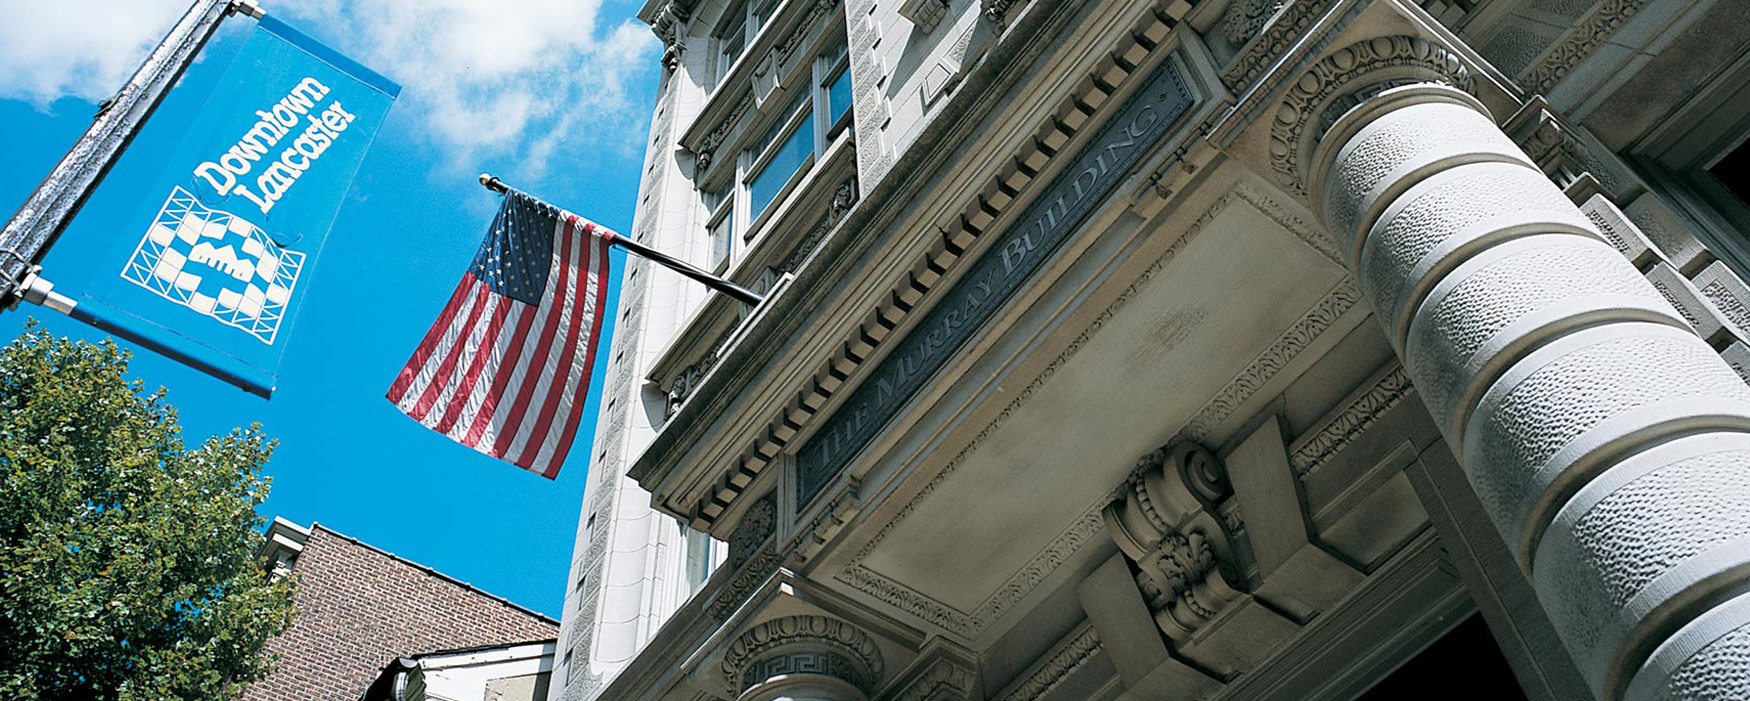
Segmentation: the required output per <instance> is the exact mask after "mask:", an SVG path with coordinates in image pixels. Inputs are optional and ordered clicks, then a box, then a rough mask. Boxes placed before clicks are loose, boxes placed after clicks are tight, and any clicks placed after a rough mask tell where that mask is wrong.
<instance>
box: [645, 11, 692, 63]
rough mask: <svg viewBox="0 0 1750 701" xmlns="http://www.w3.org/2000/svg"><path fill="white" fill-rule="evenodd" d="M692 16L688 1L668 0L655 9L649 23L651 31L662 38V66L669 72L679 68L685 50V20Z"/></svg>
mask: <svg viewBox="0 0 1750 701" xmlns="http://www.w3.org/2000/svg"><path fill="white" fill-rule="evenodd" d="M692 18H693V8H691V7H689V4H688V3H685V2H681V0H669V2H668V4H666V5H663V6H662V9H660V10H657V11H656V19H655V20H654V21H652V22H651V23H650V29H651V31H653V32H656V38H658V39H661V40H662V46H663V51H662V67H663V68H664V69H666V70H667V71H668V72H670V73H673V72H674V71H675V69H677V68H680V65H681V53H682V52H684V51H685V50H686V41H685V39H684V37H685V35H686V28H687V22H688V21H689V20H691V19H692Z"/></svg>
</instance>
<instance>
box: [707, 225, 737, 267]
mask: <svg viewBox="0 0 1750 701" xmlns="http://www.w3.org/2000/svg"><path fill="white" fill-rule="evenodd" d="M734 221H735V218H734V217H723V218H721V219H718V220H717V221H716V223H714V224H712V225H711V228H710V229H709V230H708V231H707V234H708V235H709V236H710V237H711V256H710V260H709V261H707V262H708V263H709V265H706V266H705V267H707V268H709V269H711V270H716V269H717V266H719V265H722V264H723V261H726V260H729V242H730V241H732V240H734V238H735V227H734V226H733V225H732V224H733V222H734Z"/></svg>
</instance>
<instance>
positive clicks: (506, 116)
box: [0, 0, 657, 176]
mask: <svg viewBox="0 0 1750 701" xmlns="http://www.w3.org/2000/svg"><path fill="white" fill-rule="evenodd" d="M187 2H188V0H87V1H86V2H42V1H41V0H0V17H4V18H5V21H4V22H0V97H4V98H13V99H20V100H25V101H28V102H31V103H32V104H35V105H37V106H38V107H46V106H47V105H48V103H50V102H52V101H54V100H55V99H58V98H60V97H65V96H73V97H79V98H83V99H86V100H93V101H95V100H101V99H103V98H104V97H107V96H108V95H109V94H111V93H112V92H114V91H115V89H116V88H118V87H120V86H121V84H122V83H123V82H124V81H126V79H127V77H128V75H129V74H130V73H131V72H132V70H133V68H134V67H135V66H136V65H137V64H138V63H139V61H140V60H141V58H143V57H144V55H145V54H146V52H147V51H149V50H150V48H151V47H152V46H153V45H154V44H155V43H156V42H157V41H158V39H159V38H160V37H162V35H163V34H164V32H165V31H166V30H167V29H168V28H169V27H170V25H171V24H172V23H174V22H175V20H176V18H177V17H179V16H181V13H182V12H183V11H184V10H186V9H187V7H188V5H187ZM263 5H264V6H265V7H266V8H267V9H268V11H269V12H275V13H279V14H281V15H282V16H284V17H285V18H286V19H287V20H288V21H291V22H293V23H294V24H295V25H297V26H298V27H300V28H302V29H304V30H305V31H308V32H309V33H311V34H313V35H315V36H317V37H319V38H321V39H323V40H324V41H327V42H329V43H330V44H332V45H334V46H335V47H336V48H338V49H340V50H341V51H343V52H345V53H347V54H348V55H350V56H352V57H353V58H356V59H358V60H359V61H360V62H362V63H364V64H365V65H368V66H370V67H372V68H374V69H376V70H377V71H378V72H381V73H383V74H384V75H387V76H389V77H390V78H391V79H393V80H395V81H397V82H399V83H401V84H402V86H403V89H402V93H401V98H400V101H399V104H398V105H397V107H396V108H395V109H396V111H397V112H401V111H407V112H409V113H410V114H409V115H404V116H411V117H412V121H414V122H416V123H418V124H420V125H421V128H422V129H423V131H424V132H425V133H424V135H423V136H425V137H426V138H428V139H429V140H430V141H431V143H432V144H433V145H434V146H436V147H438V148H440V149H441V150H442V151H443V152H444V153H445V156H446V157H444V158H441V159H440V160H442V161H444V162H446V163H448V164H451V165H455V166H463V167H470V166H472V165H473V164H475V163H478V162H480V161H483V160H486V159H493V160H510V161H514V162H516V163H517V165H518V169H519V172H520V174H522V175H524V176H536V175H539V174H540V173H541V172H542V171H543V170H546V169H547V168H549V167H551V166H552V165H554V164H552V163H550V162H549V157H554V156H561V155H562V154H558V153H557V149H559V148H560V147H561V146H563V147H566V148H571V149H578V150H579V151H580V152H581V151H587V150H590V149H602V148H609V149H615V150H617V151H619V152H622V153H625V154H628V155H635V154H636V153H637V152H638V146H639V145H640V144H641V142H642V140H643V136H644V134H643V133H642V132H640V131H638V129H637V126H638V125H639V124H641V123H642V119H643V117H644V116H645V115H646V114H647V112H648V110H649V105H646V104H642V101H643V100H644V99H647V98H646V96H647V95H648V89H649V88H654V84H652V85H644V84H643V83H645V82H649V81H653V80H654V77H653V75H652V67H653V66H654V65H655V64H656V61H655V50H656V47H657V42H656V38H655V37H654V36H653V35H652V34H651V33H650V31H649V30H648V29H646V28H644V27H643V25H642V24H639V23H637V21H636V20H631V19H628V20H625V21H622V22H619V23H616V24H614V25H613V26H603V25H602V22H601V20H600V18H599V15H600V12H601V9H602V3H601V0H515V1H510V2H506V1H503V0H304V1H303V2H297V1H294V0H276V1H274V2H264V3H263ZM640 88H644V89H645V90H640Z"/></svg>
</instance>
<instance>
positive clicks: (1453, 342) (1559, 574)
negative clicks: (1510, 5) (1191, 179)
mask: <svg viewBox="0 0 1750 701" xmlns="http://www.w3.org/2000/svg"><path fill="white" fill-rule="evenodd" d="M1345 52H1347V53H1345ZM1381 56H1385V57H1386V58H1387V59H1390V60H1378V61H1377V62H1376V65H1377V66H1378V67H1379V70H1378V71H1375V72H1373V73H1371V74H1370V73H1369V64H1368V61H1370V60H1375V59H1379V58H1380V57H1381ZM1418 66H1419V67H1420V68H1417V67H1418ZM1418 71H1420V72H1419V73H1418ZM1464 76H1465V71H1464V69H1463V67H1462V66H1461V65H1459V62H1458V61H1457V60H1456V59H1455V58H1453V57H1452V55H1451V54H1448V53H1446V52H1444V51H1443V50H1441V49H1440V48H1439V47H1438V46H1435V45H1432V44H1431V43H1429V42H1426V41H1423V40H1421V39H1412V38H1410V37H1384V38H1380V39H1373V40H1370V41H1368V42H1362V43H1360V44H1357V45H1353V46H1351V47H1348V48H1345V49H1340V50H1338V51H1337V52H1334V53H1333V55H1332V57H1331V58H1327V59H1325V61H1324V62H1322V63H1321V64H1320V65H1319V66H1315V67H1314V68H1313V69H1312V70H1309V72H1308V73H1307V74H1306V76H1304V77H1303V79H1302V81H1301V83H1300V84H1299V85H1297V86H1295V87H1294V88H1292V89H1291V90H1290V97H1289V98H1288V101H1287V102H1286V103H1285V104H1284V109H1283V110H1282V111H1281V112H1279V114H1278V117H1277V119H1278V122H1279V125H1278V126H1281V125H1282V124H1288V123H1290V122H1295V123H1298V127H1296V128H1287V129H1278V130H1276V131H1278V132H1280V133H1281V134H1283V135H1291V136H1292V137H1294V138H1292V139H1283V138H1278V139H1277V151H1278V152H1279V153H1286V154H1288V155H1290V156H1292V155H1294V154H1295V152H1297V151H1298V153H1299V154H1301V155H1304V156H1308V157H1307V158H1303V159H1298V163H1297V164H1296V165H1297V168H1296V172H1294V173H1293V176H1294V177H1295V178H1296V179H1299V178H1304V182H1305V187H1306V191H1307V193H1308V195H1309V196H1310V198H1311V200H1312V202H1313V204H1314V207H1315V209H1316V211H1317V212H1318V215H1319V217H1320V219H1321V220H1322V221H1323V222H1324V224H1325V225H1326V227H1327V228H1328V229H1329V230H1330V232H1331V234H1332V236H1333V237H1334V238H1335V239H1336V240H1337V241H1338V243H1339V246H1340V247H1341V249H1342V250H1343V251H1344V252H1345V254H1346V255H1347V257H1348V261H1349V264H1350V267H1351V269H1352V270H1354V271H1355V275H1356V278H1357V280H1358V282H1359V283H1360V286H1361V288H1362V290H1363V291H1364V292H1365V294H1366V295H1367V297H1368V299H1369V300H1370V301H1371V302H1372V304H1373V307H1374V309H1375V310H1376V313H1377V317H1378V319H1379V322H1380V325H1381V327H1383V329H1384V330H1385V332H1386V334H1387V336H1388V337H1389V338H1390V340H1391V342H1392V344H1393V345H1394V346H1395V347H1396V349H1397V351H1398V354H1399V355H1400V356H1401V357H1402V359H1403V362H1404V367H1405V369H1406V370H1407V371H1408V372H1409V375H1410V377H1411V378H1412V379H1413V380H1414V382H1415V384H1416V387H1417V388H1418V390H1419V393H1420V395H1421V397H1422V399H1423V401H1425V402H1426V403H1427V404H1428V408H1429V410H1430V412H1431V413H1432V414H1433V416H1434V417H1435V419H1436V421H1438V422H1439V423H1440V425H1441V429H1442V430H1443V431H1444V432H1445V435H1446V439H1447V443H1448V445H1449V446H1451V447H1452V449H1453V452H1454V453H1455V454H1456V455H1457V456H1458V458H1459V462H1460V463H1461V465H1462V466H1463V469H1464V471H1465V473H1466V476H1467V477H1468V479H1469V481H1470V483H1471V485H1472V486H1473V487H1474V488H1475V489H1476V491H1477V494H1478V496H1479V497H1480V498H1481V500H1482V502H1483V504H1484V505H1485V507H1486V509H1487V511H1488V513H1489V516H1490V518H1491V520H1492V521H1493V522H1494V526H1495V528H1497V529H1498V530H1499V532H1500V534H1501V535H1502V537H1503V538H1504V539H1505V540H1506V542H1507V544H1508V546H1509V548H1510V549H1512V551H1513V552H1514V554H1515V556H1516V558H1517V560H1518V562H1519V564H1520V566H1521V567H1523V568H1524V570H1525V572H1526V573H1527V574H1528V575H1529V576H1530V578H1531V581H1532V583H1533V585H1534V586H1535V588H1536V591H1537V593H1538V598H1539V600H1540V601H1541V603H1542V605H1543V607H1544V608H1545V609H1546V611H1547V612H1548V614H1549V617H1550V619H1551V621H1552V622H1554V624H1555V626H1556V628H1557V630H1558V631H1559V632H1560V634H1561V636H1562V638H1563V641H1564V643H1565V644H1566V646H1567V648H1568V652H1569V654H1571V655H1572V656H1573V658H1574V660H1575V662H1576V663H1577V665H1578V666H1579V668H1580V670H1581V671H1582V673H1583V674H1585V675H1586V677H1587V681H1588V682H1589V683H1590V684H1591V686H1592V690H1593V692H1594V693H1595V694H1597V695H1598V696H1599V697H1600V698H1603V699H1609V700H1612V701H1614V700H1615V699H1621V698H1630V699H1655V698H1708V699H1728V698H1729V699H1745V698H1750V594H1747V593H1746V592H1747V591H1750V387H1747V386H1746V385H1745V384H1744V383H1743V382H1742V381H1741V380H1739V378H1738V377H1737V376H1736V375H1735V374H1734V373H1733V372H1732V370H1731V369H1730V368H1729V367H1728V366H1727V365H1726V364H1725V363H1724V362H1723V361H1722V360H1721V359H1720V357H1719V356H1718V355H1717V354H1716V353H1715V352H1714V351H1713V349H1712V348H1710V347H1709V346H1708V345H1707V344H1706V343H1704V342H1703V341H1702V340H1701V339H1700V338H1698V337H1697V336H1696V335H1695V334H1694V333H1692V332H1691V331H1690V330H1689V329H1688V327H1687V326H1686V324H1685V322H1684V321H1683V319H1682V317H1681V316H1679V315H1678V314H1677V312H1676V311H1675V310H1674V309H1672V308H1671V306H1670V305H1669V304H1668V303H1666V302H1665V301H1664V299H1663V298H1661V297H1660V296H1659V294H1658V293H1657V292H1656V291H1655V290H1654V289H1653V287H1652V286H1651V285H1650V284H1649V283H1648V282H1647V281H1646V280H1645V278H1643V277H1642V276H1641V275H1640V274H1639V273H1638V272H1637V271H1636V270H1635V269H1634V267H1632V266H1631V265H1630V264H1629V262H1628V261H1627V260H1625V259H1624V258H1623V257H1622V256H1621V255H1619V254H1618V253H1617V251H1616V250H1615V249H1614V248H1612V247H1611V246H1610V245H1609V244H1607V243H1605V241H1604V239H1603V237H1602V236H1601V235H1600V234H1599V233H1598V232H1597V231H1596V230H1595V229H1594V228H1593V225H1592V224H1591V222H1590V221H1589V220H1588V219H1587V217H1586V216H1585V215H1583V214H1582V213H1581V212H1580V211H1579V209H1577V208H1576V207H1575V206H1574V205H1573V203H1572V202H1570V201H1569V200H1568V199H1567V198H1566V197H1565V196H1564V195H1563V193H1562V192H1561V191H1560V190H1559V189H1558V188H1557V187H1556V186H1555V185H1554V184H1553V183H1552V182H1550V181H1549V180H1548V179H1547V178H1546V177H1545V176H1544V175H1543V174H1542V173H1541V172H1540V171H1539V170H1538V168H1537V166H1536V165H1535V164H1534V163H1532V161H1531V159H1530V158H1528V157H1527V156H1526V155H1525V154H1524V153H1523V152H1521V151H1520V150H1519V148H1518V147H1516V146H1515V145H1514V143H1513V142H1512V140H1511V139H1509V138H1508V137H1507V135H1506V134H1505V133H1503V132H1502V131H1501V130H1500V129H1499V128H1497V126H1496V124H1495V121H1494V120H1493V119H1491V118H1490V116H1489V114H1488V111H1487V110H1486V109H1484V107H1483V105H1482V103H1481V102H1479V101H1478V100H1477V99H1475V98H1474V97H1472V96H1471V95H1470V94H1468V93H1466V92H1465V91H1464V90H1461V89H1459V87H1463V86H1465V85H1467V84H1468V83H1467V81H1466V80H1465V77H1464ZM1428 77H1433V78H1434V79H1435V80H1436V81H1438V82H1425V81H1426V80H1427V79H1428ZM1418 78H1419V80H1418ZM1455 86H1457V87H1455ZM1279 173H1280V169H1279ZM1479 526H1481V524H1479ZM1481 527H1487V526H1481Z"/></svg>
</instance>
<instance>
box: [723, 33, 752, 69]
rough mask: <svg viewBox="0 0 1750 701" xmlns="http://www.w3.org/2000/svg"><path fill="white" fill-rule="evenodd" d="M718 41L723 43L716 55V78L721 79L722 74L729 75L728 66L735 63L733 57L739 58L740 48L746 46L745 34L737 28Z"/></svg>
mask: <svg viewBox="0 0 1750 701" xmlns="http://www.w3.org/2000/svg"><path fill="white" fill-rule="evenodd" d="M720 41H722V42H723V43H722V50H721V51H720V52H719V53H718V55H717V79H718V80H723V77H724V76H726V75H729V67H730V66H733V65H735V59H737V58H740V57H741V52H742V50H743V49H746V48H747V35H745V34H743V33H742V32H741V30H739V29H738V30H736V31H735V33H734V34H731V35H729V36H727V37H724V38H723V39H721V40H720Z"/></svg>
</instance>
